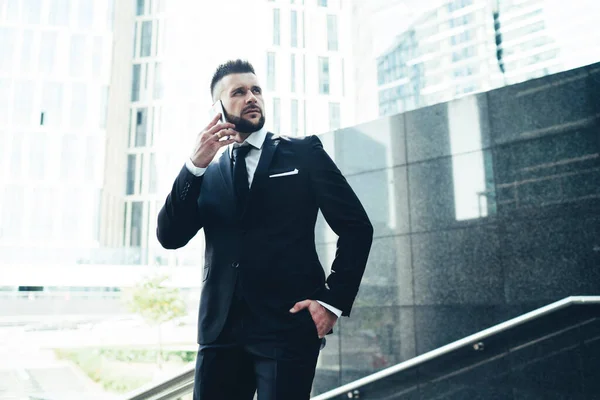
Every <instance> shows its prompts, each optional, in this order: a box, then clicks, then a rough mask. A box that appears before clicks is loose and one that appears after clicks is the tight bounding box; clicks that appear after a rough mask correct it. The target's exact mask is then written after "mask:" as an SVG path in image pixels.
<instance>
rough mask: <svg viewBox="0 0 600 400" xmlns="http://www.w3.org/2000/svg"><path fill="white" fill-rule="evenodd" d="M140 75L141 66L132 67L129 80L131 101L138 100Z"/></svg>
mask: <svg viewBox="0 0 600 400" xmlns="http://www.w3.org/2000/svg"><path fill="white" fill-rule="evenodd" d="M141 74H142V66H141V65H140V64H134V65H133V74H132V78H131V101H138V100H139V99H140V79H141V76H140V75H141Z"/></svg>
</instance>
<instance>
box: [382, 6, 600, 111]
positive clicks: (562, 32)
mask: <svg viewBox="0 0 600 400" xmlns="http://www.w3.org/2000/svg"><path fill="white" fill-rule="evenodd" d="M574 3H576V5H575V4H565V2H559V1H554V0H510V1H504V0H483V1H476V0H451V1H448V0H445V1H443V2H441V3H438V4H437V5H436V6H435V7H434V8H433V9H431V10H429V11H427V12H425V13H424V14H423V15H422V16H421V17H420V18H419V19H417V20H416V21H415V23H414V24H413V25H411V27H410V28H408V29H406V30H405V31H403V32H402V33H401V34H400V35H399V36H398V37H397V40H396V43H394V45H393V46H391V47H390V48H389V49H388V50H387V51H385V52H384V53H383V54H381V55H380V56H379V57H378V60H377V76H378V85H379V114H380V115H390V114H394V113H398V112H404V111H409V110H412V109H415V108H419V107H423V106H427V105H431V104H435V103H440V102H444V101H449V100H451V99H454V98H457V97H460V96H463V95H466V94H469V93H475V92H481V91H486V90H490V89H493V88H496V87H500V86H503V85H508V84H514V83H518V82H522V81H525V80H528V79H533V78H538V77H541V76H545V75H548V74H552V73H556V72H560V71H564V70H568V69H572V68H575V67H579V66H583V65H587V64H590V63H592V62H594V61H597V60H598V56H597V54H600V53H599V52H598V49H599V48H600V47H599V46H600V35H599V34H598V33H597V30H595V29H593V26H594V22H593V21H592V19H591V17H589V15H591V14H593V13H591V14H586V15H582V13H581V10H583V9H588V10H590V11H592V10H600V6H599V5H598V4H597V3H596V4H594V3H592V2H590V1H588V0H576V1H575V2H574ZM568 15H571V17H572V18H567V16H568Z"/></svg>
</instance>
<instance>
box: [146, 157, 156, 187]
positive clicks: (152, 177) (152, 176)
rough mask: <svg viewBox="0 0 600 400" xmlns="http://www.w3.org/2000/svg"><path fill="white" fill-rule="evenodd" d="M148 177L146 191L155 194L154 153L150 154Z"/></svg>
mask: <svg viewBox="0 0 600 400" xmlns="http://www.w3.org/2000/svg"><path fill="white" fill-rule="evenodd" d="M149 175H150V177H149V179H148V181H149V182H148V192H149V193H150V194H156V187H157V174H156V154H154V153H151V154H150V171H149Z"/></svg>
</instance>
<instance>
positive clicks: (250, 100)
mask: <svg viewBox="0 0 600 400" xmlns="http://www.w3.org/2000/svg"><path fill="white" fill-rule="evenodd" d="M257 102H258V99H257V98H256V96H255V95H254V93H252V91H251V90H249V91H248V96H247V97H246V104H250V103H254V104H256V103H257Z"/></svg>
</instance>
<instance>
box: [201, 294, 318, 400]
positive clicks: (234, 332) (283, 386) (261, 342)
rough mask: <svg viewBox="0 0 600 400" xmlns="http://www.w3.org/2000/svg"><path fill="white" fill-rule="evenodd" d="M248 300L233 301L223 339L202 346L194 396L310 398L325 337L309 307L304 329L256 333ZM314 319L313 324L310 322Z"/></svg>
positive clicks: (208, 399) (215, 399) (216, 399)
mask: <svg viewBox="0 0 600 400" xmlns="http://www.w3.org/2000/svg"><path fill="white" fill-rule="evenodd" d="M247 313H248V309H247V307H245V305H244V303H243V301H237V302H234V305H233V306H232V309H231V311H230V313H229V315H228V319H227V322H226V324H225V328H224V329H223V332H222V333H221V335H220V336H219V339H218V340H217V341H216V342H215V343H212V344H210V345H204V346H200V349H199V351H198V357H197V359H196V374H195V382H194V400H252V399H253V398H254V394H255V393H256V392H257V391H258V400H308V399H310V391H311V387H312V382H313V379H314V375H315V367H316V364H317V358H318V356H319V350H320V348H321V342H322V341H321V339H319V338H318V336H317V331H316V328H315V326H314V323H313V322H312V318H311V317H310V314H309V311H308V310H302V311H301V312H300V313H308V316H307V315H302V314H300V315H299V317H300V318H303V321H306V323H304V322H303V324H302V328H301V329H297V330H294V331H293V332H289V333H287V334H285V335H283V336H282V335H281V334H280V335H274V336H272V337H269V336H264V335H261V336H256V335H253V331H252V327H251V326H248V324H247V323H246V322H247V321H248V318H247V317H248V314H247ZM311 324H312V326H311Z"/></svg>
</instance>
